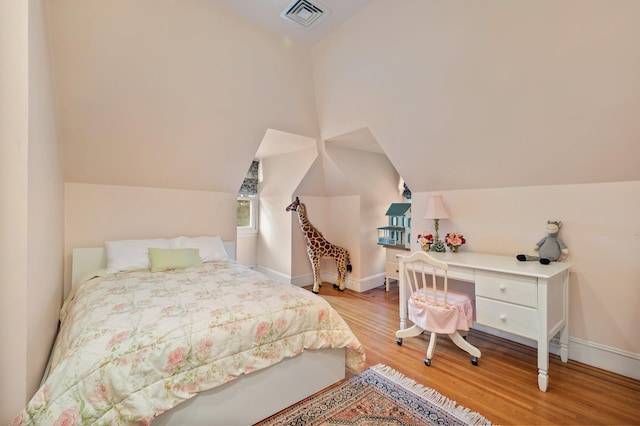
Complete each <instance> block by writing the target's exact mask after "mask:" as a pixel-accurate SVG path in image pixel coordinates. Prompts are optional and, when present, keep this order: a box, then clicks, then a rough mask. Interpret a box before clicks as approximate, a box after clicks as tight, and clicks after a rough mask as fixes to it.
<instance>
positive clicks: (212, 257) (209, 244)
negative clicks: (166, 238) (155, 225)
mask: <svg viewBox="0 0 640 426" xmlns="http://www.w3.org/2000/svg"><path fill="white" fill-rule="evenodd" d="M171 243H172V248H196V249H199V250H200V258H201V259H202V261H203V262H219V261H221V260H227V259H228V258H229V255H228V254H227V251H226V250H225V248H224V244H223V243H222V239H221V238H220V237H219V236H217V235H216V236H215V237H176V238H174V239H173V240H171Z"/></svg>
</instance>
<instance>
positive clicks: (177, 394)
mask: <svg viewBox="0 0 640 426" xmlns="http://www.w3.org/2000/svg"><path fill="white" fill-rule="evenodd" d="M340 347H346V348H347V350H346V363H347V368H349V369H350V370H352V371H355V372H362V371H363V369H364V360H365V356H364V350H363V348H362V345H361V344H360V342H359V341H358V339H357V338H356V337H355V335H354V334H353V333H352V332H351V330H350V329H349V327H348V326H347V325H346V323H345V322H344V320H343V319H342V318H341V317H340V315H339V314H338V313H337V312H336V311H335V310H334V309H333V308H332V307H331V306H330V305H329V304H328V303H327V302H326V301H325V300H324V299H322V298H320V297H318V296H316V295H314V294H313V293H311V292H309V291H307V290H304V289H301V288H298V287H295V286H290V285H286V284H282V283H279V282H277V281H275V280H271V279H269V278H266V277H265V276H264V275H263V274H260V273H258V272H255V271H253V270H251V269H248V268H246V267H244V266H241V265H239V264H237V263H235V262H232V261H228V262H214V263H206V264H205V265H204V266H202V267H197V268H188V269H183V270H177V271H168V272H161V273H158V272H156V273H151V272H148V271H136V272H128V273H119V274H114V275H107V276H103V277H100V278H93V279H91V280H88V281H86V282H84V283H82V284H80V285H79V286H78V287H76V290H75V292H74V293H73V294H72V295H71V296H70V297H69V299H68V300H67V301H66V302H65V304H64V306H63V309H62V312H61V328H60V332H59V335H58V338H57V340H56V344H55V346H54V350H53V354H52V367H51V371H50V373H49V376H48V378H47V380H46V381H45V383H44V384H43V386H42V387H41V388H40V389H39V390H38V392H37V393H36V394H35V396H34V397H33V398H32V400H31V401H30V402H29V404H28V405H27V407H26V408H25V409H24V410H23V411H22V412H21V413H20V414H19V415H18V416H16V418H15V419H14V421H13V423H14V424H18V425H23V424H31V425H76V424H78V425H79V424H94V423H95V424H99V425H107V424H108V425H112V424H118V425H121V424H149V423H150V422H151V420H152V419H153V417H154V416H157V415H159V414H161V413H163V412H165V411H167V410H169V409H170V408H172V407H174V406H176V405H177V404H179V403H180V402H183V401H185V400H187V399H189V398H191V397H193V396H195V395H196V393H197V392H200V391H204V390H207V389H211V388H214V387H216V386H219V385H222V384H224V383H226V382H229V381H231V380H234V379H235V378H237V377H238V376H240V375H241V374H248V373H251V372H253V371H256V370H259V369H262V368H265V367H268V366H270V365H272V364H275V363H277V362H279V361H281V360H282V359H284V358H286V357H293V356H296V355H298V354H300V353H301V352H302V351H303V350H305V349H320V348H340Z"/></svg>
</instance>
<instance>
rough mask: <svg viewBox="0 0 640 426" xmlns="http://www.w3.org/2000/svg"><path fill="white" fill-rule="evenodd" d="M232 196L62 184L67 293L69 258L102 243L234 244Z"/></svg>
mask: <svg viewBox="0 0 640 426" xmlns="http://www.w3.org/2000/svg"><path fill="white" fill-rule="evenodd" d="M236 227H237V207H236V195H235V194H228V193H219V192H209V191H188V190H179V189H164V188H144V187H131V186H118V185H92V184H80V183H66V184H65V239H64V240H65V244H64V246H65V260H66V262H65V265H66V266H65V294H66V293H68V291H69V289H70V288H71V269H70V267H71V253H72V250H73V249H74V248H77V247H101V246H104V242H105V241H109V240H121V239H136V238H173V237H177V236H180V235H185V236H190V237H195V236H202V235H219V236H220V237H221V238H222V239H223V240H224V241H235V239H236V232H237V228H236Z"/></svg>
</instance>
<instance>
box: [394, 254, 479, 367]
mask: <svg viewBox="0 0 640 426" xmlns="http://www.w3.org/2000/svg"><path fill="white" fill-rule="evenodd" d="M448 269H449V266H448V265H447V264H446V263H445V262H441V261H438V260H436V259H434V258H432V257H431V256H429V254H427V253H426V252H424V251H418V252H415V253H413V254H411V255H410V256H404V257H401V258H400V274H401V277H400V284H401V285H405V286H406V287H405V288H406V290H407V292H408V293H407V294H410V295H411V297H410V298H409V301H408V311H409V319H410V320H411V321H412V322H413V324H414V325H413V326H412V327H409V328H406V329H403V330H398V331H396V338H397V340H396V341H397V343H398V345H402V339H403V338H405V337H414V336H419V335H420V334H422V333H423V332H424V331H428V332H430V333H431V337H430V339H429V347H428V348H427V356H426V358H425V359H424V363H425V365H427V366H429V365H431V359H433V352H434V351H435V348H436V338H437V335H438V334H447V335H448V336H449V337H450V338H451V340H452V341H453V343H455V344H456V346H458V347H459V348H460V349H462V350H464V351H466V352H467V353H469V355H471V363H472V364H473V365H478V359H479V358H480V350H479V349H478V348H476V347H475V346H473V345H471V344H470V343H469V342H467V340H466V339H464V338H463V337H462V335H461V334H460V332H459V330H462V331H468V330H469V327H470V326H471V325H473V304H472V302H471V299H470V298H469V296H467V295H466V294H464V293H456V292H453V291H449V289H448V283H447V271H448ZM437 275H440V276H441V277H442V278H441V279H437ZM429 276H431V279H429ZM438 281H440V282H441V283H442V285H441V288H438V285H437V282H438ZM429 282H430V283H431V285H429Z"/></svg>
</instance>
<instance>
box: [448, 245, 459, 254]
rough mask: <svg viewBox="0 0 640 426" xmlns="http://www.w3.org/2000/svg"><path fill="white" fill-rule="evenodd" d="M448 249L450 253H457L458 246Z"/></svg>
mask: <svg viewBox="0 0 640 426" xmlns="http://www.w3.org/2000/svg"><path fill="white" fill-rule="evenodd" d="M450 248H451V252H452V253H457V252H458V249H459V248H460V246H451V247H450Z"/></svg>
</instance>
